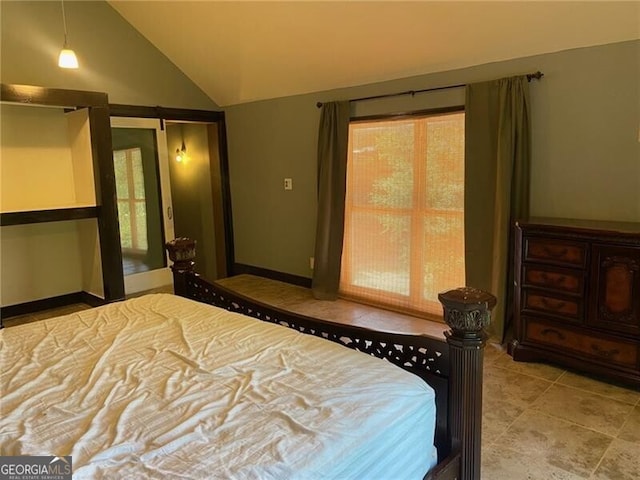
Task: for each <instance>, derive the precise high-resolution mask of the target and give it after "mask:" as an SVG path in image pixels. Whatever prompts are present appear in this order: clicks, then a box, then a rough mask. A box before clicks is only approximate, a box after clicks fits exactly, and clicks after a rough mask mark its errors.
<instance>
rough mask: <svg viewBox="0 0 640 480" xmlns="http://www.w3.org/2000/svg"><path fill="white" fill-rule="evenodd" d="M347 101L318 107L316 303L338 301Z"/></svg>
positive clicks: (347, 138) (314, 280) (348, 111)
mask: <svg viewBox="0 0 640 480" xmlns="http://www.w3.org/2000/svg"><path fill="white" fill-rule="evenodd" d="M349 116H350V107H349V102H347V101H344V102H329V103H325V104H323V106H322V112H321V115H320V129H319V133H318V212H317V220H316V244H315V253H314V259H315V260H314V269H313V279H312V282H311V290H312V292H313V296H314V297H315V298H317V299H320V300H335V299H336V298H338V286H339V284H340V265H341V260H342V237H343V234H344V200H345V193H346V183H347V148H348V144H349Z"/></svg>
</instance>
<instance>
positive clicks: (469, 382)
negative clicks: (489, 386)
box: [167, 238, 496, 480]
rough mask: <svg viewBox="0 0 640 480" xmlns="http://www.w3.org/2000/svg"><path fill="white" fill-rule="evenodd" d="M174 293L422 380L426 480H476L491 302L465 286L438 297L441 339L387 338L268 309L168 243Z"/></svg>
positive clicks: (191, 253)
mask: <svg viewBox="0 0 640 480" xmlns="http://www.w3.org/2000/svg"><path fill="white" fill-rule="evenodd" d="M167 250H168V252H169V258H170V259H171V260H172V261H173V265H172V267H171V269H172V271H173V275H174V289H175V293H176V294H177V295H181V296H184V297H187V298H191V299H194V300H197V301H200V302H203V303H208V304H212V305H215V306H218V307H221V308H224V309H227V310H230V311H234V312H238V313H241V314H244V315H247V316H251V317H254V318H258V319H260V320H263V321H267V322H271V323H276V324H280V325H284V326H286V327H289V328H293V329H295V330H298V331H300V332H302V333H306V334H310V335H315V336H317V337H321V338H325V339H327V340H330V341H333V342H336V343H340V344H342V345H344V346H346V347H349V348H352V349H355V350H359V351H362V352H365V353H368V354H370V355H373V356H376V357H379V358H383V359H385V360H388V361H389V362H391V363H394V364H396V365H398V366H399V367H401V368H403V369H405V370H407V371H409V372H411V373H414V374H416V375H418V376H420V377H421V378H422V379H423V380H424V381H425V382H427V383H429V385H431V386H432V387H433V389H434V390H435V392H436V409H437V417H436V438H435V444H436V447H437V448H438V460H439V462H438V464H437V465H436V466H435V467H434V468H433V469H432V470H431V471H430V472H428V473H427V474H426V475H425V480H436V479H438V480H445V479H450V480H453V479H460V480H474V479H479V478H480V444H481V426H482V372H483V354H484V346H485V343H486V339H487V335H486V334H485V333H484V327H485V326H486V325H487V324H488V323H489V322H490V311H491V309H492V308H493V307H494V306H495V304H496V298H495V297H494V296H493V295H491V294H489V293H486V292H483V291H481V290H477V289H474V288H469V287H464V288H459V289H456V290H451V291H448V292H445V293H442V294H440V295H439V300H440V302H441V303H442V305H443V307H444V318H445V321H446V322H447V325H448V326H449V327H450V328H451V330H450V331H448V332H447V333H446V341H443V340H440V339H435V338H431V337H426V336H416V335H404V334H398V333H389V332H383V331H378V330H373V329H367V328H363V327H356V326H353V325H346V324H341V323H338V322H330V321H326V320H320V319H317V318H312V317H308V316H305V315H299V314H296V313H293V312H290V311H286V310H282V309H280V308H277V307H273V306H270V305H267V304H264V303H262V302H259V301H256V300H254V299H251V298H248V297H246V296H244V295H240V294H238V293H235V292H232V291H231V290H229V289H227V288H224V287H223V286H221V285H219V284H216V283H210V282H208V281H206V280H205V279H203V278H202V277H200V276H199V275H198V274H197V273H195V271H194V262H193V259H194V258H195V242H194V241H193V240H190V239H186V238H179V239H175V240H173V241H171V242H168V243H167Z"/></svg>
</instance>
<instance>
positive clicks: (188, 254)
mask: <svg viewBox="0 0 640 480" xmlns="http://www.w3.org/2000/svg"><path fill="white" fill-rule="evenodd" d="M165 247H166V249H167V252H169V259H170V260H171V261H172V262H173V265H171V271H172V272H173V292H174V293H175V294H176V295H180V296H183V297H184V296H186V293H187V285H186V277H185V274H186V273H189V272H193V271H194V270H193V267H194V265H195V262H194V261H193V260H194V259H195V258H196V241H195V240H191V239H190V238H174V239H173V240H171V241H170V242H167V243H166V244H165Z"/></svg>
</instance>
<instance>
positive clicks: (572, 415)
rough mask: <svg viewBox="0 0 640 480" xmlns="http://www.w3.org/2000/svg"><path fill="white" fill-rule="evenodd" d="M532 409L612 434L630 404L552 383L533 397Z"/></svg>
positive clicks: (616, 429)
mask: <svg viewBox="0 0 640 480" xmlns="http://www.w3.org/2000/svg"><path fill="white" fill-rule="evenodd" d="M533 409H534V410H537V411H540V412H544V413H546V414H548V415H552V416H554V417H558V418H561V419H563V420H567V421H570V422H573V423H577V424H578V425H581V426H583V427H586V428H590V429H592V430H596V431H598V432H600V433H604V434H606V435H610V436H612V437H615V436H616V435H617V434H618V432H619V431H620V429H621V428H622V426H623V425H624V424H625V422H626V420H627V418H629V416H630V415H631V412H632V410H633V406H632V405H629V404H627V403H623V402H619V401H617V400H613V399H610V398H607V397H603V396H602V395H597V394H595V393H591V392H587V391H585V390H579V389H577V388H573V387H566V386H564V385H558V384H555V385H553V386H552V387H551V388H549V390H547V391H546V392H545V393H544V394H543V395H541V396H540V397H539V398H538V399H537V400H536V402H535V404H534V405H533Z"/></svg>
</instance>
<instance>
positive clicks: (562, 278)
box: [522, 264, 584, 295]
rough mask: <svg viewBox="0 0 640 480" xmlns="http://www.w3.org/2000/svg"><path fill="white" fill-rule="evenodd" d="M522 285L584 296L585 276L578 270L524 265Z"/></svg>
mask: <svg viewBox="0 0 640 480" xmlns="http://www.w3.org/2000/svg"><path fill="white" fill-rule="evenodd" d="M522 284H523V286H525V287H527V286H528V287H539V288H545V289H550V290H556V291H558V292H565V293H573V294H576V295H582V294H583V291H584V275H583V274H582V272H581V271H576V270H564V269H553V267H548V266H545V265H535V264H534V265H523V267H522Z"/></svg>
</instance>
